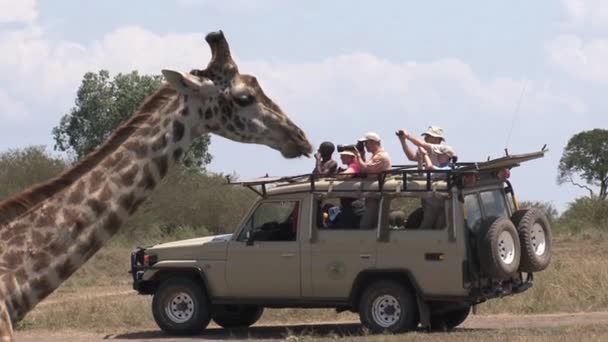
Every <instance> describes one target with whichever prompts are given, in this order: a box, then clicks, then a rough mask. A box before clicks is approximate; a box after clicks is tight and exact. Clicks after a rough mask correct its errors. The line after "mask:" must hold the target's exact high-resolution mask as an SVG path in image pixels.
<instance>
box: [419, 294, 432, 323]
mask: <svg viewBox="0 0 608 342" xmlns="http://www.w3.org/2000/svg"><path fill="white" fill-rule="evenodd" d="M416 302H417V303H418V315H419V316H420V326H421V327H422V329H430V328H431V310H429V306H428V305H427V304H426V302H425V301H423V300H422V298H420V296H418V295H416Z"/></svg>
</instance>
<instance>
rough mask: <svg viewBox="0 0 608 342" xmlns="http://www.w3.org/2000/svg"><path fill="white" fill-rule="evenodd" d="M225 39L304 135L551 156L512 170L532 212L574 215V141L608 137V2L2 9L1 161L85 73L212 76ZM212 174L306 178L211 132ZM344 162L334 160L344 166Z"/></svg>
mask: <svg viewBox="0 0 608 342" xmlns="http://www.w3.org/2000/svg"><path fill="white" fill-rule="evenodd" d="M218 29H221V30H223V32H224V34H225V36H226V38H227V39H228V41H229V43H230V46H231V51H232V53H233V55H234V57H235V59H236V61H237V63H238V64H239V69H240V71H241V72H242V73H248V74H253V75H255V76H256V77H257V79H258V81H259V82H260V83H261V85H262V87H263V88H264V91H265V92H266V94H267V95H268V96H269V97H271V98H272V99H273V100H274V101H275V102H276V103H278V104H279V105H280V106H281V107H282V108H283V110H284V111H285V112H286V113H287V114H288V115H289V116H290V117H291V118H292V119H293V121H294V122H295V123H296V124H298V125H299V126H300V127H302V129H303V130H304V131H305V132H306V133H307V135H308V136H309V138H310V140H311V141H312V142H313V144H314V145H315V146H317V145H318V144H319V143H321V142H322V141H325V140H330V141H333V142H334V143H336V144H340V143H345V144H348V143H353V142H354V141H355V140H356V139H357V138H359V137H360V136H362V135H363V134H364V133H365V132H368V131H375V132H377V133H379V134H380V135H381V136H382V138H383V145H384V147H385V148H386V150H387V151H388V152H389V153H390V154H391V157H392V160H393V163H394V164H404V163H406V159H405V156H404V154H403V152H402V151H401V148H400V145H399V142H398V140H397V139H396V137H395V135H394V131H395V130H397V129H407V130H409V131H411V132H414V133H417V134H419V133H422V132H423V131H424V130H425V129H426V127H427V126H429V125H437V126H441V127H443V128H444V130H445V134H446V138H447V143H448V144H450V145H451V146H453V147H454V148H455V149H456V151H457V152H458V155H459V157H460V161H481V160H486V159H487V158H488V157H500V156H502V155H503V154H504V149H505V147H507V148H508V149H509V152H510V153H511V154H516V153H525V152H532V151H536V150H539V149H540V148H541V147H542V146H543V145H545V144H547V146H548V148H549V150H550V152H549V153H548V154H547V155H546V157H545V158H543V159H541V160H536V161H531V162H528V163H526V164H524V165H523V166H522V167H519V168H517V169H514V170H513V172H512V182H513V183H514V187H515V190H516V193H517V194H518V195H519V196H518V197H519V198H520V199H521V200H538V201H546V202H550V203H552V204H553V205H555V206H556V207H557V208H558V209H560V210H563V209H564V208H566V205H567V203H568V202H570V201H572V200H573V199H574V198H576V197H577V196H582V195H586V193H585V192H583V191H581V190H580V189H578V188H576V187H574V186H571V185H563V186H558V185H557V184H556V178H557V165H558V163H559V159H560V157H561V154H562V151H563V148H564V146H565V145H566V143H567V141H568V139H569V138H570V137H571V136H572V135H573V134H575V133H577V132H580V131H582V130H588V129H592V128H607V127H608V115H606V112H607V109H608V101H605V96H606V95H605V87H606V85H607V84H608V68H606V67H604V63H605V61H607V60H608V2H606V1H601V0H562V1H549V0H539V1H520V0H513V1H483V0H477V1H472V0H469V1H467V0H461V1H450V2H447V1H376V2H373V3H371V2H369V1H357V0H348V1H347V0H335V1H321V0H311V1H306V2H304V1H295V0H294V1H292V0H257V1H245V0H233V1H229V0H224V1H209V0H164V1H160V0H156V1H152V0H146V1H143V0H133V1H118V0H106V1H103V2H102V1H94V2H93V1H86V2H85V1H81V0H42V1H35V0H0V51H1V52H2V53H0V75H1V76H0V123H1V124H0V151H5V150H8V149H13V148H21V147H25V146H28V145H46V146H47V147H48V149H49V150H51V151H52V148H53V145H54V141H53V139H52V135H51V130H52V128H53V127H54V126H56V125H58V123H59V120H60V118H61V117H62V116H63V115H64V114H65V113H67V112H69V110H70V109H71V108H72V107H73V106H74V99H75V93H76V90H77V89H78V86H79V84H80V82H81V80H82V76H83V75H84V73H86V72H88V71H94V72H96V71H98V70H100V69H107V70H109V71H110V72H111V73H112V74H113V75H114V74H116V73H119V72H130V71H132V70H138V71H140V72H141V73H146V74H159V73H160V70H161V69H167V68H168V69H175V70H182V71H189V70H190V69H192V68H199V69H202V68H204V66H206V65H207V63H208V61H209V57H210V52H209V49H208V46H207V45H206V44H205V43H204V36H205V34H207V33H208V32H211V31H216V30H218ZM210 152H211V153H212V155H213V157H214V158H213V161H212V163H211V164H210V165H209V167H208V169H209V170H211V171H213V172H222V173H236V174H238V175H239V177H240V178H251V177H257V176H261V175H265V174H270V175H290V174H301V173H306V172H309V171H310V170H311V169H312V166H313V164H314V160H312V159H306V158H303V159H296V160H286V159H283V158H282V157H281V156H280V154H279V153H277V152H276V151H273V150H271V149H269V148H268V147H265V146H259V145H244V144H237V143H234V142H231V141H228V140H226V139H224V138H221V137H216V136H214V137H213V138H212V140H211V146H210ZM336 158H337V156H336Z"/></svg>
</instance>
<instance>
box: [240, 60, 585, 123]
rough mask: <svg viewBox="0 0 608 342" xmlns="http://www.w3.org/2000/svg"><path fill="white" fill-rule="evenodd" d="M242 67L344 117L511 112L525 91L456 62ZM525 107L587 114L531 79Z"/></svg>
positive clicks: (309, 105) (299, 101)
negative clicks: (362, 113)
mask: <svg viewBox="0 0 608 342" xmlns="http://www.w3.org/2000/svg"><path fill="white" fill-rule="evenodd" d="M241 69H243V70H251V71H253V72H254V73H256V74H257V75H263V77H262V76H260V79H261V82H262V84H263V85H265V88H269V89H271V94H273V96H276V97H278V98H280V99H282V101H289V102H290V104H291V107H294V108H298V109H300V110H303V111H306V112H319V111H320V110H326V111H330V112H331V113H335V114H336V115H341V116H348V115H350V113H353V112H400V113H411V114H417V115H418V114H421V113H424V114H426V115H434V114H440V113H446V112H453V113H454V112H456V113H463V112H475V113H485V114H488V115H496V114H502V113H511V112H512V111H513V110H514V108H515V105H516V103H517V100H518V98H519V96H520V93H521V88H522V82H521V81H520V80H514V79H511V78H497V79H493V80H483V79H482V78H480V77H479V76H478V75H476V74H475V72H474V71H473V70H472V69H471V68H470V67H469V66H468V65H467V64H466V63H464V62H462V61H460V60H458V59H441V60H437V61H434V62H430V63H414V62H407V61H404V62H393V61H388V60H383V59H381V58H378V57H376V56H374V55H370V54H364V53H358V54H351V55H343V56H337V57H330V58H327V59H325V60H324V61H321V62H318V63H309V64H288V63H283V64H281V63H267V62H244V63H242V66H241ZM274 94H277V95H274ZM523 106H525V108H526V110H528V111H530V112H541V113H545V112H554V111H555V110H556V109H561V110H563V109H565V110H567V111H569V112H582V111H584V105H583V104H582V103H581V102H580V101H579V100H577V99H576V98H574V97H571V96H567V95H557V94H555V93H554V92H553V90H552V88H551V84H550V83H549V82H535V81H529V82H528V86H527V90H526V93H525V101H524V104H523Z"/></svg>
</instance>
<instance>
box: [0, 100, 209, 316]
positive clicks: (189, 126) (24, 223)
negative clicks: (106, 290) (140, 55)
mask: <svg viewBox="0 0 608 342" xmlns="http://www.w3.org/2000/svg"><path fill="white" fill-rule="evenodd" d="M186 101H187V100H186ZM203 132H204V123H203V121H202V120H200V117H198V115H195V113H192V114H190V113H188V110H187V109H184V99H183V98H181V97H178V96H177V95H175V96H174V99H172V100H171V101H169V102H168V103H167V104H165V105H164V106H163V107H162V108H159V110H158V111H157V112H156V113H154V114H153V116H152V117H151V118H150V119H149V120H148V121H147V123H146V125H143V126H141V127H140V128H138V129H137V131H135V132H134V133H133V134H132V136H131V137H130V138H129V139H127V140H126V141H125V142H124V143H123V144H122V145H121V146H120V147H119V148H118V149H116V151H114V152H113V153H111V154H110V155H108V156H107V157H106V158H105V159H104V160H103V161H102V162H101V163H100V164H99V165H97V166H96V167H94V168H92V170H91V171H90V172H88V173H86V174H85V175H84V176H83V177H81V178H80V179H79V180H77V181H75V182H74V184H72V185H71V186H69V187H68V188H66V189H65V190H63V191H61V192H60V193H58V194H57V195H55V196H54V197H53V198H51V199H49V200H47V201H44V202H42V203H41V204H40V205H39V206H38V207H36V208H34V209H32V210H30V211H28V212H27V213H25V214H24V215H22V216H20V217H18V218H17V219H15V220H14V221H12V222H11V224H10V225H9V227H8V228H7V229H6V230H5V231H4V232H3V233H2V234H1V235H0V241H2V242H5V243H4V245H2V244H0V302H1V301H4V302H5V303H6V305H7V307H8V309H9V310H8V311H9V313H10V315H11V318H12V320H13V321H14V322H16V321H19V320H20V319H22V318H23V317H24V316H25V314H26V313H27V312H28V311H30V310H31V309H32V308H34V306H35V305H36V304H37V303H39V302H40V301H41V300H42V299H44V298H45V297H46V296H48V295H49V294H50V293H52V292H53V291H54V290H55V289H56V288H57V287H59V285H61V283H63V281H65V280H66V279H67V278H68V277H69V276H70V275H71V274H73V273H74V272H75V271H76V270H77V269H78V268H79V267H81V266H82V265H83V264H84V263H85V262H86V261H87V260H88V259H89V258H90V257H91V256H93V254H95V252H97V251H98V250H99V249H100V248H101V247H102V246H103V245H104V244H105V243H106V242H107V241H108V240H109V239H110V238H111V237H112V236H113V235H114V234H116V232H117V231H118V229H119V227H120V226H121V225H122V223H123V222H125V220H126V219H127V218H128V217H129V216H130V215H132V214H133V213H134V212H135V211H136V210H137V208H138V207H139V206H140V205H141V204H142V203H143V201H144V200H145V198H146V197H147V195H148V194H149V192H150V191H151V190H153V189H154V188H155V186H156V184H158V182H159V181H160V180H161V179H162V178H163V177H164V176H165V175H166V174H167V171H168V169H169V167H170V166H171V165H172V164H174V163H175V161H176V160H178V159H179V158H180V157H181V155H182V154H183V152H184V151H185V150H186V149H187V148H188V147H189V145H190V142H191V141H192V139H193V138H195V137H196V136H198V135H199V134H202V133H203ZM5 234H6V236H5Z"/></svg>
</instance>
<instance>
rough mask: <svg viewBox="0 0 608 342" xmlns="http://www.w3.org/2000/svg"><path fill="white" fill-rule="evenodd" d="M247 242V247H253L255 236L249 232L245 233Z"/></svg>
mask: <svg viewBox="0 0 608 342" xmlns="http://www.w3.org/2000/svg"><path fill="white" fill-rule="evenodd" d="M246 236H247V242H246V243H245V244H246V245H247V246H253V241H254V240H255V234H254V233H253V232H252V231H251V230H248V231H247V234H246Z"/></svg>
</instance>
